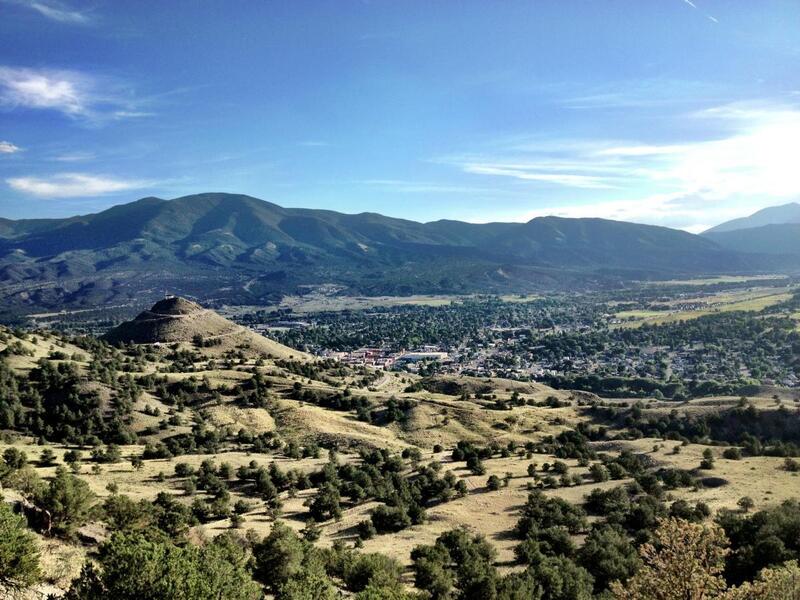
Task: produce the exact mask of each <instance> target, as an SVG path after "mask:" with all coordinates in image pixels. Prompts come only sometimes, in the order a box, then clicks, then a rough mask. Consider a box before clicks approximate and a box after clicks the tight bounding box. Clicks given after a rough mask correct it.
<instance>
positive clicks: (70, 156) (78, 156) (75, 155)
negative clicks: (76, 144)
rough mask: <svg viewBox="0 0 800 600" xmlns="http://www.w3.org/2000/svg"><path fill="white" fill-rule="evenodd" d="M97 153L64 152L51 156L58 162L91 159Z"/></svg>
mask: <svg viewBox="0 0 800 600" xmlns="http://www.w3.org/2000/svg"><path fill="white" fill-rule="evenodd" d="M96 156H97V155H96V154H95V153H94V152H80V151H78V152H65V153H64V154H59V155H58V156H55V157H53V160H57V161H58V162H81V161H85V160H93V159H94V158H95V157H96Z"/></svg>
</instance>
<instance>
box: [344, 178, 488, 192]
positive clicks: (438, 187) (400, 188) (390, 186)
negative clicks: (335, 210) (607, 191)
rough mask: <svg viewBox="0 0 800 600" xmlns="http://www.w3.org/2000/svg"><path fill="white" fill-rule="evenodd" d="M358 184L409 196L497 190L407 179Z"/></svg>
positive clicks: (367, 181)
mask: <svg viewBox="0 0 800 600" xmlns="http://www.w3.org/2000/svg"><path fill="white" fill-rule="evenodd" d="M358 183H360V184H362V185H367V186H371V187H376V188H381V189H385V190H391V191H395V192H402V193H409V194H485V193H495V194H497V190H493V189H492V188H486V187H472V186H467V185H451V184H446V183H441V182H434V181H414V180H405V179H364V180H362V181H359V182H358Z"/></svg>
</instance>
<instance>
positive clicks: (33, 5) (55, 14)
mask: <svg viewBox="0 0 800 600" xmlns="http://www.w3.org/2000/svg"><path fill="white" fill-rule="evenodd" d="M15 3H16V4H21V5H23V6H27V7H28V8H30V9H32V10H35V11H36V12H38V13H39V14H40V15H42V16H44V17H47V18H48V19H51V20H53V21H58V22H59V23H72V24H78V25H85V24H87V23H89V22H91V19H90V18H89V16H88V15H86V14H85V13H82V12H79V11H77V10H73V9H71V8H68V7H66V6H64V5H62V4H58V3H55V2H44V1H42V0H34V1H30V0H16V2H15Z"/></svg>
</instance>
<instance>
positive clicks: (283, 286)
mask: <svg viewBox="0 0 800 600" xmlns="http://www.w3.org/2000/svg"><path fill="white" fill-rule="evenodd" d="M763 263H764V261H763V260H762V259H754V258H753V257H750V256H747V255H744V254H741V253H736V252H731V251H730V250H727V249H724V248H722V247H721V246H720V245H719V244H717V243H716V242H714V241H712V240H710V239H708V238H706V237H702V236H697V235H693V234H690V233H687V232H684V231H679V230H674V229H669V228H665V227H658V226H654V225H640V224H634V223H626V222H623V221H611V220H606V219H592V218H587V219H569V218H563V217H555V216H548V217H537V218H534V219H532V220H530V221H528V222H527V223H502V222H497V223H486V224H475V223H466V222H462V221H453V220H439V221H432V222H428V223H419V222H416V221H410V220H407V219H398V218H393V217H385V216H383V215H379V214H377V213H371V212H366V213H360V214H345V213H339V212H336V211H329V210H317V209H308V208H285V207H281V206H279V205H277V204H273V203H271V202H267V201H264V200H260V199H258V198H254V197H252V196H246V195H241V194H223V193H205V194H196V195H192V196H183V197H181V198H176V199H173V200H163V199H161V198H155V197H147V198H141V199H139V200H136V201H133V202H130V203H127V204H121V205H117V206H114V207H112V208H109V209H107V210H105V211H101V212H99V213H94V214H89V215H78V216H74V217H69V218H66V219H50V220H42V221H37V220H34V221H31V220H25V221H10V220H4V221H2V222H0V297H2V298H4V299H5V300H6V302H9V303H10V304H11V305H23V306H41V307H47V308H51V307H60V306H64V305H66V306H84V305H94V304H98V303H99V304H102V303H107V302H119V301H122V300H124V299H125V298H135V297H136V296H137V295H138V294H141V293H146V294H148V298H155V297H156V294H162V295H163V289H164V288H165V287H168V288H169V289H171V290H173V291H175V292H176V293H180V294H183V295H189V296H191V297H197V298H199V299H202V300H209V301H219V302H227V303H248V302H253V303H256V302H263V301H264V300H265V299H270V298H272V299H274V298H275V297H276V296H280V295H282V294H287V293H302V290H303V289H306V288H307V287H308V286H314V285H322V284H335V285H336V286H340V287H342V288H345V289H348V290H350V291H352V292H355V293H362V294H367V295H371V294H377V295H381V294H390V295H407V294H412V293H434V292H435V293H454V294H458V293H474V292H505V291H533V290H537V289H538V290H540V289H543V288H549V289H550V288H558V287H563V288H565V287H568V286H576V285H577V286H582V285H585V286H595V287H596V286H602V285H617V284H619V282H620V281H624V280H626V279H627V280H630V279H650V278H670V277H674V276H691V275H704V274H709V273H723V272H724V273H736V272H745V271H758V270H760V269H763V268H765V267H764V264H763Z"/></svg>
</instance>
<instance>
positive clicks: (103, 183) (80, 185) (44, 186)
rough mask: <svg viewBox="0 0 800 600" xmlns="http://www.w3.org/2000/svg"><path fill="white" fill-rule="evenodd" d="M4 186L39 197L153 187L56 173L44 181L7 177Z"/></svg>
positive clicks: (84, 175) (81, 194)
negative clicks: (6, 184)
mask: <svg viewBox="0 0 800 600" xmlns="http://www.w3.org/2000/svg"><path fill="white" fill-rule="evenodd" d="M6 183H8V185H9V186H11V188H12V189H15V190H17V191H18V192H24V193H26V194H31V195H33V196H38V197H40V198H77V197H86V196H102V195H104V194H112V193H114V192H123V191H126V190H135V189H141V188H146V187H150V186H152V185H153V182H152V181H145V180H136V179H117V178H115V177H109V176H104V175H90V174H86V173H60V174H57V175H53V176H51V177H48V178H42V177H11V178H9V179H6Z"/></svg>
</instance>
